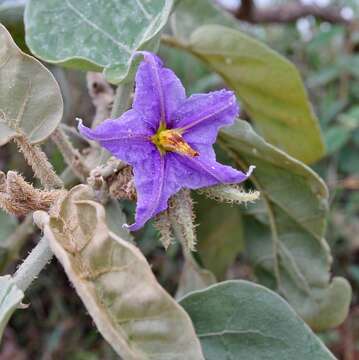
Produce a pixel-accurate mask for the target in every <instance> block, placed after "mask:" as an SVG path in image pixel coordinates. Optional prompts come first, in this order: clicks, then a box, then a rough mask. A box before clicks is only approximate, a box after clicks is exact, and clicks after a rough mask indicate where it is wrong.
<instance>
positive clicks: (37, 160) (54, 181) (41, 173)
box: [14, 136, 63, 189]
mask: <svg viewBox="0 0 359 360" xmlns="http://www.w3.org/2000/svg"><path fill="white" fill-rule="evenodd" d="M14 141H15V142H16V144H17V146H18V147H19V150H20V151H21V152H22V153H23V155H24V158H25V160H26V162H27V163H28V164H29V165H30V166H31V167H32V169H33V171H34V173H35V176H36V177H37V178H38V179H39V180H40V181H41V183H42V185H43V186H44V187H45V188H48V189H51V188H62V187H63V182H62V180H61V179H60V177H59V176H58V175H57V174H56V173H55V171H54V169H53V167H52V165H51V163H50V162H49V160H48V159H47V156H46V155H45V153H44V152H43V151H42V150H41V148H40V146H38V145H32V144H30V143H29V142H28V141H27V139H26V137H25V136H17V137H15V138H14Z"/></svg>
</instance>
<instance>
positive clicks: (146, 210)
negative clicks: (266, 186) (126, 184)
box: [79, 51, 253, 230]
mask: <svg viewBox="0 0 359 360" xmlns="http://www.w3.org/2000/svg"><path fill="white" fill-rule="evenodd" d="M139 53H140V54H142V55H143V56H144V61H142V63H141V64H140V66H139V68H138V71H137V74H136V90H135V96H134V101H133V105H132V109H131V110H128V111H127V112H125V113H124V114H123V115H122V116H121V117H120V118H119V119H109V120H106V121H104V122H103V123H102V124H100V125H99V126H97V127H96V128H95V129H94V130H91V129H89V128H87V127H85V126H84V125H82V124H80V125H79V130H80V132H81V134H82V135H84V136H86V137H87V138H89V139H91V140H96V141H98V142H99V143H100V144H101V145H102V146H103V147H104V148H106V149H107V150H108V151H110V152H111V153H112V154H113V155H114V156H116V157H117V158H119V159H121V160H123V161H125V162H127V163H128V164H130V165H132V167H133V172H134V177H135V186H136V190H137V209H136V221H135V223H134V224H132V225H130V226H129V229H130V230H137V229H139V228H141V227H142V226H143V225H144V224H145V223H146V221H148V220H149V219H150V218H152V217H153V216H155V215H156V214H158V213H159V212H161V211H163V210H165V209H166V208H167V202H168V199H169V198H170V197H171V196H172V195H173V194H175V193H176V192H178V191H179V190H180V189H181V188H189V189H198V188H202V187H207V186H212V185H216V184H232V183H240V182H242V181H244V180H245V179H247V177H248V176H249V175H250V174H251V172H252V170H253V167H250V169H249V171H248V172H247V174H244V173H242V172H241V171H238V170H235V169H233V168H231V167H230V166H225V165H221V164H219V163H217V162H216V156H215V153H214V150H213V148H212V145H213V143H214V142H215V141H216V137H217V133H218V130H219V129H220V128H221V127H222V126H225V125H230V124H232V123H233V121H234V119H235V117H236V115H237V114H238V105H237V102H236V98H235V95H234V94H233V92H231V91H227V90H220V91H214V92H211V93H209V94H196V95H192V96H190V97H189V98H187V99H186V94H185V90H184V88H183V86H182V84H181V82H180V80H179V79H178V78H177V77H176V75H175V74H174V72H173V71H171V70H170V69H167V68H165V67H163V63H162V61H161V60H160V59H159V58H158V57H157V56H155V55H153V54H151V53H149V52H144V51H142V52H139Z"/></svg>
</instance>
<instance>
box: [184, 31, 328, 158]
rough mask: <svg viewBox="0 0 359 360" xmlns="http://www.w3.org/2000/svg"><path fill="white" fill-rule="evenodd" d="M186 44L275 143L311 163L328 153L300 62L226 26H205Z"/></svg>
mask: <svg viewBox="0 0 359 360" xmlns="http://www.w3.org/2000/svg"><path fill="white" fill-rule="evenodd" d="M184 48H186V49H187V50H189V51H190V52H191V53H192V54H194V55H196V56H198V57H199V58H200V59H201V60H203V61H204V62H205V63H206V64H207V65H208V66H209V67H210V68H212V69H213V70H214V71H216V72H218V73H219V74H220V75H221V76H222V77H223V79H224V80H225V82H226V83H227V84H228V86H229V87H230V88H232V89H234V90H235V92H236V94H237V95H238V97H239V99H240V100H241V104H242V106H243V108H244V109H245V111H246V112H247V113H248V114H249V115H250V117H251V119H252V120H253V121H254V123H255V125H256V127H257V128H258V129H259V131H260V132H261V133H262V134H263V136H264V137H265V139H266V140H267V141H269V142H270V143H272V144H274V145H276V146H278V147H280V148H282V149H284V150H285V151H286V152H288V153H289V154H290V155H292V156H295V157H296V158H298V159H300V160H302V161H304V162H306V163H312V162H314V161H316V160H318V159H319V158H321V157H322V156H323V154H324V144H323V142H322V139H321V134H320V129H319V126H318V120H317V118H316V116H315V115H314V113H313V110H312V107H311V105H310V103H309V101H308V97H307V94H306V91H305V88H304V85H303V82H302V80H301V78H300V76H299V73H298V71H297V69H296V68H295V66H294V65H293V64H292V63H290V62H289V61H288V60H286V59H285V58H284V57H282V56H281V55H279V54H277V53H276V52H274V51H273V50H271V49H270V48H268V47H267V46H266V45H264V44H262V43H260V42H258V41H257V40H255V39H253V38H251V37H249V36H247V35H245V34H243V33H241V32H240V31H238V30H233V29H230V28H227V27H223V26H218V25H208V26H202V27H200V28H199V29H197V30H196V31H195V32H194V33H193V34H192V36H191V38H190V41H189V44H188V45H184Z"/></svg>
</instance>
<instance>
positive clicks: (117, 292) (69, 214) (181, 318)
mask: <svg viewBox="0 0 359 360" xmlns="http://www.w3.org/2000/svg"><path fill="white" fill-rule="evenodd" d="M41 216H42V218H43V223H44V234H45V236H47V238H48V239H49V242H50V246H51V248H52V250H53V252H54V254H55V255H56V257H57V258H58V259H59V261H60V262H61V264H62V265H63V267H64V269H65V271H66V274H67V275H68V277H69V278H70V280H71V281H72V283H73V285H74V287H75V289H76V291H77V293H78V295H79V296H80V298H81V299H82V301H83V303H84V305H85V306H86V308H87V310H88V312H89V313H90V315H91V316H92V318H93V320H94V322H95V323H96V326H97V328H98V329H99V331H100V332H101V334H102V335H103V336H104V338H105V339H106V340H107V341H108V342H109V343H110V344H111V346H112V347H113V348H114V350H115V351H116V352H117V353H118V354H119V355H120V356H122V357H123V358H124V359H133V360H140V359H156V360H157V359H158V360H161V359H163V360H164V359H166V360H171V359H178V358H179V356H178V354H181V356H182V358H185V359H194V360H196V359H203V355H202V351H201V348H200V344H199V341H198V339H197V337H196V334H195V331H194V329H193V325H192V323H191V320H190V319H189V317H188V315H187V314H186V312H185V311H184V310H183V309H182V308H181V307H180V306H179V305H178V304H177V303H176V302H175V300H173V299H172V298H171V297H170V295H169V294H167V293H166V291H165V290H164V289H163V288H162V287H161V286H160V285H159V284H158V282H157V280H156V278H155V277H154V275H153V274H152V271H151V268H150V266H149V264H148V263H147V261H146V259H145V258H144V256H143V255H142V254H141V252H140V251H139V250H138V249H137V248H136V247H135V246H134V245H132V244H131V243H129V242H128V241H125V240H123V239H121V238H120V237H118V236H116V235H115V234H114V233H112V232H110V231H109V230H108V228H107V226H106V223H105V211H104V208H103V206H102V205H100V204H99V203H97V202H95V201H94V194H93V193H92V190H91V188H90V187H88V186H85V185H79V186H77V187H75V188H73V189H72V190H71V191H70V192H69V193H68V196H67V197H66V199H64V201H63V203H62V204H61V206H60V207H59V210H58V214H53V216H52V217H51V218H49V216H48V215H47V214H46V213H44V212H42V215H41ZM74 239H76V241H74Z"/></svg>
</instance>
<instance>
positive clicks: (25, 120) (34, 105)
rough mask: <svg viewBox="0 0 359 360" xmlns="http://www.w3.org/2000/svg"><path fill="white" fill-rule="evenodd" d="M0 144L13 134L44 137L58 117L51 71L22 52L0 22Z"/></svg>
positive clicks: (57, 97) (32, 139) (58, 100)
mask: <svg viewBox="0 0 359 360" xmlns="http://www.w3.org/2000/svg"><path fill="white" fill-rule="evenodd" d="M0 79H1V81H0V145H4V144H6V143H7V142H8V141H9V140H10V139H11V138H13V137H14V136H17V135H25V136H26V137H27V139H28V140H29V141H30V142H31V143H38V142H41V141H43V140H45V139H46V138H47V137H48V136H50V135H51V133H52V132H53V131H54V130H55V129H56V127H57V126H58V124H59V122H60V121H61V118H62V112H63V103H62V97H61V93H60V88H59V86H58V84H57V82H56V81H55V79H54V77H53V76H52V75H51V73H50V72H49V71H48V70H47V69H46V68H45V66H43V65H42V64H41V63H40V62H39V61H38V60H36V59H35V58H33V57H31V56H29V55H27V54H25V53H23V52H22V51H21V50H20V49H19V48H18V47H17V46H16V44H15V43H14V41H13V39H12V38H11V36H10V34H9V32H8V31H7V30H6V28H5V27H4V26H3V25H1V24H0Z"/></svg>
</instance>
